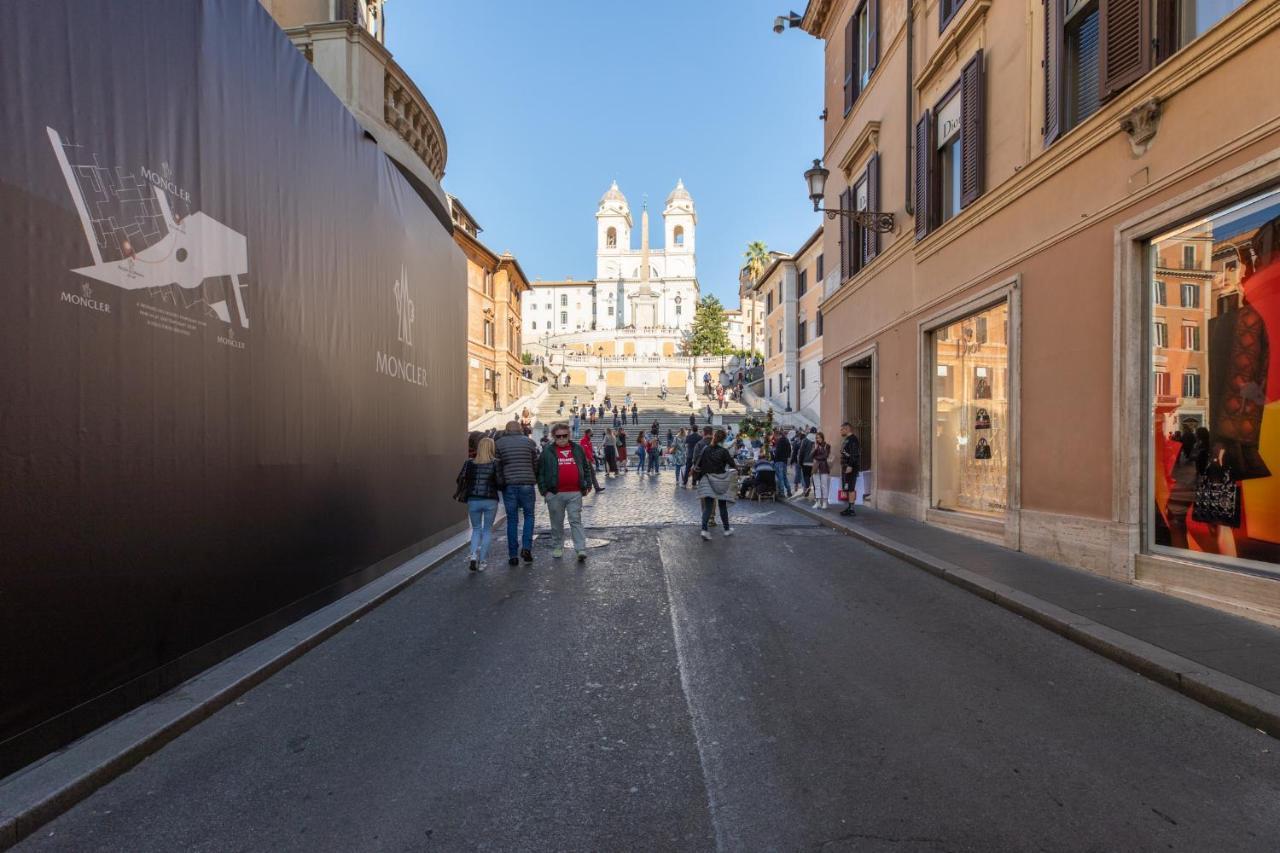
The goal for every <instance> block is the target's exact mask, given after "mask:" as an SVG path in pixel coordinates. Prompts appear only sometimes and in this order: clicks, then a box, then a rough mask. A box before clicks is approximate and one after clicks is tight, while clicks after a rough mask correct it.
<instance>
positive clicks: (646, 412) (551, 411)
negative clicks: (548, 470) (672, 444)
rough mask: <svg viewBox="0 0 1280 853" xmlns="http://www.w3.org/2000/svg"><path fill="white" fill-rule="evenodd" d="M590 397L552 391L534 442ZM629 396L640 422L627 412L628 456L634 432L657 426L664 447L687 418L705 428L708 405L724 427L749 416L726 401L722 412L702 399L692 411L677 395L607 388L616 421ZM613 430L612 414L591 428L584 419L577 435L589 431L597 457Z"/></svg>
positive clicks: (575, 390) (571, 390)
mask: <svg viewBox="0 0 1280 853" xmlns="http://www.w3.org/2000/svg"><path fill="white" fill-rule="evenodd" d="M593 393H594V389H593V388H588V387H584V386H580V385H575V386H570V387H567V388H552V389H551V391H550V392H549V393H548V394H547V397H546V399H545V400H543V401H542V404H541V405H540V406H539V408H538V419H537V422H536V423H535V427H534V433H533V437H534V438H535V439H540V438H541V437H542V427H543V426H544V425H545V426H547V427H548V428H549V427H550V425H551V424H553V423H556V422H557V421H565V422H566V423H567V422H568V421H569V417H570V411H569V410H570V408H571V406H572V405H573V399H574V397H577V398H578V405H579V407H580V408H581V407H583V406H590V405H591V399H592V395H593ZM628 393H630V394H631V401H632V402H633V403H635V404H636V407H637V409H638V410H639V411H638V414H639V419H640V423H639V426H635V425H633V424H632V423H631V415H630V411H629V410H628V414H627V419H626V422H625V429H626V432H627V447H628V455H630V447H631V446H632V445H633V444H634V443H635V436H636V434H637V431H639V430H644V431H648V430H649V429H650V428H651V427H652V426H653V422H654V421H657V422H658V436H659V439H660V440H661V441H662V442H663V443H664V444H665V442H666V437H667V430H671V432H672V433H673V434H675V433H678V432H679V431H680V428H681V427H685V428H687V427H688V426H689V415H690V414H693V415H694V416H695V418H696V422H697V425H698V427H699V428H701V427H703V426H705V425H706V424H707V423H708V421H707V404H708V403H711V405H712V411H713V412H714V413H715V414H716V415H720V416H721V417H722V420H723V423H724V424H732V425H733V426H734V427H735V428H736V427H737V425H738V423H739V422H740V421H741V420H742V418H743V417H745V416H746V414H747V412H748V409H747V407H746V406H744V405H743V404H741V403H732V402H727V401H726V403H725V407H724V408H723V409H721V408H719V406H718V405H716V403H715V401H714V400H713V399H712V400H708V399H707V398H705V397H700V398H699V402H698V405H697V407H696V408H695V407H693V406H690V405H689V403H688V401H686V400H685V398H684V397H683V396H682V395H679V394H677V393H675V392H674V391H673V392H672V393H669V394H668V395H667V399H665V400H663V399H662V398H661V396H659V394H658V392H657V391H656V390H654V389H651V388H610V389H609V397H610V403H611V404H616V405H617V406H618V417H619V420H621V418H622V405H623V401H624V400H625V399H626V396H627V394H628ZM562 402H563V403H564V412H563V414H557V412H558V411H559V408H560V404H561V403H562ZM612 426H613V416H612V415H611V414H610V415H608V416H607V417H606V416H602V417H601V418H600V421H599V423H597V424H596V425H595V426H594V427H593V426H590V425H589V424H587V423H586V420H585V418H584V419H583V423H582V426H581V428H580V431H579V433H578V434H579V436H581V435H582V431H583V430H587V429H590V430H591V431H592V444H593V445H594V446H595V448H596V452H597V453H600V452H601V445H602V443H603V439H604V434H605V430H606V429H609V428H611V427H612Z"/></svg>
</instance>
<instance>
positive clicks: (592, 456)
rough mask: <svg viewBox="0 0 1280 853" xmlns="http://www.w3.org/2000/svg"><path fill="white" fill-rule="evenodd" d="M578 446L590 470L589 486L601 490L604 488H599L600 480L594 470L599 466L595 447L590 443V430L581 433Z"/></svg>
mask: <svg viewBox="0 0 1280 853" xmlns="http://www.w3.org/2000/svg"><path fill="white" fill-rule="evenodd" d="M578 446H579V447H581V448H582V452H583V453H584V454H585V455H586V457H587V465H588V467H589V468H590V470H591V488H593V489H595V490H596V491H597V492H603V491H604V489H603V488H601V486H600V481H599V480H598V479H596V471H598V470H599V468H600V462H599V460H597V459H596V449H595V446H594V445H593V444H592V443H591V430H587V431H586V432H585V433H583V434H582V441H580V442H579V443H578Z"/></svg>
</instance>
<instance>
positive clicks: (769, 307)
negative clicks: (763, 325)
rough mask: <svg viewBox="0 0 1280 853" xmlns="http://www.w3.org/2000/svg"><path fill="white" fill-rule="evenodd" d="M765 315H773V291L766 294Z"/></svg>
mask: <svg viewBox="0 0 1280 853" xmlns="http://www.w3.org/2000/svg"><path fill="white" fill-rule="evenodd" d="M764 313H766V314H772V313H773V291H772V290H770V291H769V292H768V293H766V294H765V297H764Z"/></svg>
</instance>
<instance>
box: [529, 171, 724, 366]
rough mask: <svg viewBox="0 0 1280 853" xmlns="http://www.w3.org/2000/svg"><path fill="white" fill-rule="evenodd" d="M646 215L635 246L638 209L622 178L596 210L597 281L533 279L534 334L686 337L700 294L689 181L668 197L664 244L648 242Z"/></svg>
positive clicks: (645, 213)
mask: <svg viewBox="0 0 1280 853" xmlns="http://www.w3.org/2000/svg"><path fill="white" fill-rule="evenodd" d="M640 220H641V221H640V231H641V234H640V246H639V248H633V245H632V243H633V238H632V230H633V227H634V221H633V219H632V216H631V208H630V206H629V205H628V204H627V198H626V196H624V195H623V194H622V191H621V190H620V189H618V184H617V182H616V181H615V182H614V183H613V185H612V186H610V187H609V189H608V190H607V191H606V192H605V194H604V195H603V196H602V197H601V198H600V204H599V207H598V208H597V210H596V277H595V279H594V280H593V281H590V282H568V281H547V282H543V281H534V282H532V283H531V284H532V287H531V288H530V290H529V291H528V292H526V293H525V294H524V297H523V298H524V306H523V310H522V314H523V318H524V324H525V338H526V339H527V340H529V341H534V340H545V339H547V338H548V337H559V336H562V335H575V334H578V333H581V332H591V331H606V330H611V329H612V330H618V329H630V330H636V331H640V332H653V333H655V334H659V335H663V336H670V337H680V336H682V335H683V334H684V333H685V332H687V331H688V330H689V328H690V327H692V325H693V316H694V309H695V307H696V306H697V304H698V298H699V296H700V289H699V286H698V275H697V260H696V231H697V225H698V214H697V210H696V209H695V207H694V204H693V198H692V196H690V195H689V191H688V190H687V189H685V186H684V182H683V181H679V182H677V183H676V187H675V189H673V190H672V191H671V193H670V194H669V195H668V196H667V202H666V206H665V207H664V209H663V211H662V230H663V246H662V248H661V249H654V248H652V247H650V245H649V211H648V209H647V208H645V209H642V210H641V214H640ZM569 287H572V291H568V290H567V288H569ZM570 293H572V295H570ZM562 303H563V304H562ZM548 306H550V307H548Z"/></svg>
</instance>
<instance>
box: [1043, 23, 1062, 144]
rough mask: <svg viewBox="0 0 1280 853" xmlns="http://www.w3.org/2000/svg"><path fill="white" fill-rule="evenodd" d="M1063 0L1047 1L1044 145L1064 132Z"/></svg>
mask: <svg viewBox="0 0 1280 853" xmlns="http://www.w3.org/2000/svg"><path fill="white" fill-rule="evenodd" d="M1062 3H1063V0H1045V3H1044V63H1043V64H1044V128H1043V129H1042V131H1041V132H1042V133H1043V134H1044V144H1045V145H1049V144H1050V143H1051V142H1053V140H1055V139H1057V138H1058V134H1059V133H1061V132H1062V32H1063V21H1062V14H1063V12H1062Z"/></svg>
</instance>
